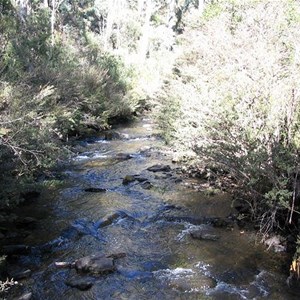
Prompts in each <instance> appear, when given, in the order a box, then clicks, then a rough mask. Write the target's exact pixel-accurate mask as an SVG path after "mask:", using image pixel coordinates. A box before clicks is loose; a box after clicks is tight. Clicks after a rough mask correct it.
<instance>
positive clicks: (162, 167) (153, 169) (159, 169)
mask: <svg viewBox="0 0 300 300" xmlns="http://www.w3.org/2000/svg"><path fill="white" fill-rule="evenodd" d="M147 170H148V171H151V172H154V173H156V172H170V171H171V167H170V166H169V165H154V166H152V167H149V168H147Z"/></svg>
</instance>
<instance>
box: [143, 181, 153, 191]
mask: <svg viewBox="0 0 300 300" xmlns="http://www.w3.org/2000/svg"><path fill="white" fill-rule="evenodd" d="M141 187H142V188H143V189H144V190H150V189H151V188H152V187H153V184H152V183H151V182H149V181H145V182H143V183H142V184H141Z"/></svg>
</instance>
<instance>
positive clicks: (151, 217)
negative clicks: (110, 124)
mask: <svg viewBox="0 0 300 300" xmlns="http://www.w3.org/2000/svg"><path fill="white" fill-rule="evenodd" d="M152 127H153V124H152V123H151V120H147V119H144V120H142V121H141V122H139V123H135V124H133V125H130V126H128V127H126V128H118V129H117V134H114V135H112V137H113V138H111V139H110V140H106V139H104V138H94V139H89V140H87V141H81V142H80V143H79V146H80V150H81V152H80V153H79V154H78V155H77V156H76V157H74V159H73V161H72V162H70V164H69V167H68V168H67V169H65V170H64V171H63V173H64V175H65V176H66V177H67V180H66V185H65V187H63V188H60V189H58V190H56V191H55V192H53V193H52V194H46V193H44V194H43V195H42V196H41V197H40V198H41V199H40V200H39V202H38V203H35V204H34V205H32V206H31V207H30V206H29V207H27V208H25V209H24V210H23V211H22V213H23V214H24V215H30V216H32V217H35V218H37V219H38V224H37V226H36V227H35V228H34V229H33V230H32V232H31V233H30V234H28V235H27V236H26V237H24V238H23V239H22V240H21V241H22V243H23V244H26V245H31V246H32V248H31V251H30V252H29V253H27V254H22V255H18V256H14V257H12V258H11V268H16V269H19V270H24V269H30V270H31V271H32V275H31V277H29V278H28V277H27V278H26V279H23V280H22V281H21V283H22V285H19V286H17V287H16V288H15V290H13V293H12V295H13V296H12V299H13V298H14V297H15V296H16V295H21V294H22V293H24V292H32V298H33V299H51V300H54V299H138V300H141V299H296V296H295V297H294V296H293V295H292V294H290V293H289V291H288V289H287V287H286V283H285V279H286V278H285V276H284V275H282V273H281V266H282V261H283V260H284V256H283V255H281V254H274V253H270V252H266V251H265V249H264V248H263V247H262V246H259V245H256V244H255V238H254V235H253V234H252V233H243V234H242V233H241V232H240V231H239V230H238V228H236V227H235V226H229V227H228V226H215V225H216V224H217V223H216V220H217V221H218V220H219V219H220V218H225V217H227V216H228V215H230V214H231V213H233V211H232V208H231V200H230V195H228V194H225V193H220V194H218V195H216V196H205V195H204V194H203V193H199V192H197V191H195V190H193V189H192V188H190V187H189V184H188V183H189V180H185V179H183V181H182V180H181V179H180V175H179V174H177V172H176V170H177V169H176V166H175V165H174V164H173V165H172V163H171V162H170V158H169V157H168V155H167V154H166V152H165V151H164V150H163V149H164V147H163V144H162V142H161V141H160V140H159V139H158V138H156V134H155V130H154V129H153V128H152ZM157 164H163V165H170V166H171V169H172V170H171V171H170V170H165V171H156V172H153V171H149V170H147V168H149V167H151V166H153V165H157ZM125 177H126V178H127V181H126V182H124V178H125ZM193 232H200V233H201V232H205V233H206V235H205V237H206V238H207V237H208V239H203V235H202V236H201V239H194V238H192V233H193ZM201 234H202V233H201ZM99 252H101V253H105V254H110V253H120V252H122V253H126V257H124V258H121V259H118V260H117V261H116V262H115V264H116V270H115V272H113V273H111V274H106V275H101V276H90V277H91V278H90V279H89V280H91V281H92V284H91V285H92V286H91V287H90V288H89V289H88V290H86V291H80V290H79V289H77V288H72V287H70V286H68V285H67V284H66V282H67V281H68V280H70V279H72V278H78V277H79V278H86V276H84V275H78V274H76V271H75V270H74V269H72V268H66V269H58V268H57V267H56V266H55V264H54V263H55V262H57V261H65V262H69V263H71V262H73V261H75V260H76V259H79V258H81V257H84V256H87V255H91V254H95V253H99ZM16 266H17V267H16ZM7 298H8V299H9V295H8V296H7Z"/></svg>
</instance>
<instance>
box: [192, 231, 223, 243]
mask: <svg viewBox="0 0 300 300" xmlns="http://www.w3.org/2000/svg"><path fill="white" fill-rule="evenodd" d="M191 236H192V238H193V239H196V240H205V241H216V240H218V239H219V238H220V237H219V236H218V235H216V234H210V233H206V232H203V230H195V231H192V232H191Z"/></svg>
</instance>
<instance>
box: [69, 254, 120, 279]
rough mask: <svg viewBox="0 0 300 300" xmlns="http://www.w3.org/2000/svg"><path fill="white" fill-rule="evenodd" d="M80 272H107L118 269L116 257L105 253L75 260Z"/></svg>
mask: <svg viewBox="0 0 300 300" xmlns="http://www.w3.org/2000/svg"><path fill="white" fill-rule="evenodd" d="M75 269H76V271H77V272H79V273H90V274H107V273H112V272H114V271H115V270H116V267H115V265H114V259H113V258H111V257H106V256H105V255H103V254H97V255H90V256H86V257H83V258H80V259H78V260H76V261H75Z"/></svg>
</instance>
